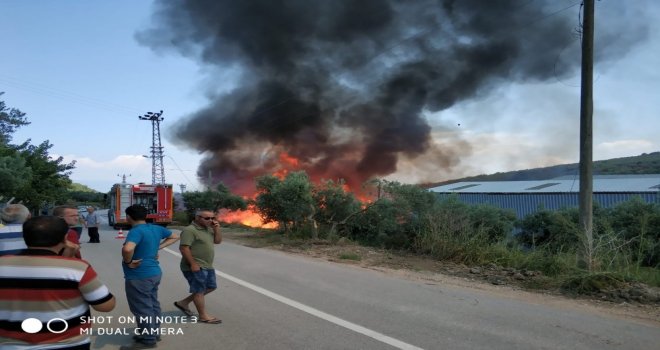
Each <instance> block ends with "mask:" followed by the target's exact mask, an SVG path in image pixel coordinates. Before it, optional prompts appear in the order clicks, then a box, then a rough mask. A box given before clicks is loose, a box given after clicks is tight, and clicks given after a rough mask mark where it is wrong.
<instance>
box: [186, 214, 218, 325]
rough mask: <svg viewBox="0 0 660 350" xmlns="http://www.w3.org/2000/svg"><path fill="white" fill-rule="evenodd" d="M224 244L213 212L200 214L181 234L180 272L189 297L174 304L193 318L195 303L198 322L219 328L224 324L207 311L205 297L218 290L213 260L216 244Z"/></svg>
mask: <svg viewBox="0 0 660 350" xmlns="http://www.w3.org/2000/svg"><path fill="white" fill-rule="evenodd" d="M221 242H222V235H221V234H220V223H218V221H217V220H216V217H215V213H214V212H212V211H211V210H205V209H203V210H198V211H197V212H196V213H195V219H194V220H193V222H192V223H191V224H190V225H189V226H187V227H186V228H184V229H183V231H182V232H181V240H180V245H179V251H181V256H182V258H181V271H182V272H183V276H184V277H185V278H186V280H187V281H188V285H189V286H190V290H189V291H190V293H191V294H190V295H189V296H187V297H185V298H183V299H182V300H179V301H176V302H174V306H176V307H177V308H178V309H179V310H181V311H183V312H184V313H185V314H186V315H188V316H192V311H190V308H189V305H190V303H191V302H192V303H193V304H195V308H197V312H198V313H199V319H198V321H199V322H203V323H211V324H217V323H221V322H222V321H221V320H220V319H218V318H216V317H214V316H211V315H210V314H209V313H208V312H207V311H206V308H205V305H204V296H205V295H206V294H208V293H211V292H212V291H214V290H215V289H216V288H217V284H216V280H215V270H214V268H213V259H214V257H215V250H214V249H215V248H214V245H215V244H220V243H221Z"/></svg>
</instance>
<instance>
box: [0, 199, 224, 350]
mask: <svg viewBox="0 0 660 350" xmlns="http://www.w3.org/2000/svg"><path fill="white" fill-rule="evenodd" d="M5 209H7V208H5ZM14 209H15V208H12V210H14ZM19 209H21V208H19ZM26 209H27V208H26ZM9 211H10V210H7V212H9ZM17 211H18V212H20V213H22V214H25V213H24V212H23V211H21V210H17ZM12 212H13V211H12ZM125 212H126V215H127V219H128V223H129V224H131V226H132V228H131V230H130V231H129V232H128V235H127V237H126V240H125V242H124V244H123V246H122V249H121V256H122V268H123V272H124V278H125V292H126V299H127V301H128V305H129V309H130V310H131V313H133V314H134V315H135V316H136V321H137V322H138V323H137V330H136V332H135V334H136V335H135V336H134V337H133V341H134V342H133V343H132V344H131V345H128V346H122V347H120V349H121V350H135V349H150V348H155V347H157V342H158V341H160V340H161V339H160V336H159V335H158V330H159V328H160V324H159V319H160V316H161V307H160V302H159V300H158V288H159V285H160V282H161V279H162V270H161V268H160V264H159V262H158V258H159V255H158V251H159V250H160V249H163V248H165V247H167V246H169V245H171V244H174V243H175V242H176V241H178V240H180V244H179V250H180V252H181V255H182V259H181V264H180V266H181V270H182V272H183V275H184V277H185V279H186V281H187V282H188V285H189V293H190V294H189V295H187V296H186V297H184V298H183V299H181V300H178V301H175V302H174V306H175V307H176V308H178V309H179V310H181V311H182V312H183V313H185V314H186V315H187V316H194V315H195V314H194V313H193V311H192V310H191V309H190V304H191V303H192V304H193V305H195V308H196V309H197V313H198V317H197V321H198V322H202V323H209V324H218V323H221V322H222V321H221V320H220V319H218V318H216V317H214V316H212V315H211V314H209V313H208V311H207V310H206V307H205V295H207V294H208V293H210V292H212V291H213V290H215V289H216V288H217V283H216V278H215V270H214V268H213V260H214V252H215V251H214V245H215V244H220V243H221V242H222V235H221V233H220V225H219V223H218V221H217V220H216V217H215V213H214V212H213V211H210V210H198V211H197V212H196V213H195V218H194V220H193V221H192V223H191V224H190V225H189V226H187V227H185V228H184V229H183V231H182V232H181V234H180V237H179V236H177V235H176V234H175V233H173V232H172V231H171V230H168V229H166V228H164V227H161V226H158V225H153V224H149V223H147V222H146V216H147V210H146V208H144V207H142V206H140V205H132V206H130V207H128V208H126V210H125ZM88 213H89V214H88V215H87V217H86V218H85V219H86V220H85V226H86V227H87V229H88V230H89V233H90V242H91V243H98V242H100V239H99V236H98V227H99V226H100V218H99V217H98V214H96V215H94V214H95V211H94V209H93V208H91V210H89V209H88ZM53 214H54V215H53V216H38V217H34V218H30V216H29V211H27V215H23V222H22V223H20V224H5V226H3V227H0V348H3V349H4V348H5V346H7V348H12V349H89V348H90V339H89V337H88V336H86V335H85V333H84V332H83V331H81V329H84V328H89V327H90V325H89V324H84V323H83V322H81V321H80V320H81V319H83V318H81V317H84V316H89V315H90V307H91V308H93V309H94V310H96V311H100V312H109V311H111V310H112V309H113V308H114V306H115V298H114V296H113V295H112V293H110V291H109V289H108V288H107V287H106V286H105V285H104V284H103V283H102V282H101V281H100V280H99V279H98V278H97V274H96V272H95V271H94V269H93V268H92V266H91V265H90V264H89V263H87V262H86V261H85V260H82V257H81V254H80V243H79V240H80V235H79V234H78V232H77V230H76V229H75V227H76V225H77V223H78V222H79V221H78V220H79V215H78V210H77V208H76V207H70V206H61V207H56V208H55V209H54V210H53ZM90 216H92V218H91V219H89V218H90ZM5 218H9V214H7V215H5V210H3V211H2V219H3V221H5V222H7V220H5ZM9 225H13V226H11V227H10V226H9ZM7 227H10V229H12V230H14V231H18V232H19V234H20V239H21V240H22V241H23V242H22V243H23V245H18V244H14V243H12V244H13V245H12V244H9V245H8V244H6V243H9V242H11V239H12V238H9V237H10V236H16V235H6V234H5V231H7V230H5V231H2V230H3V229H5V228H7ZM17 227H21V230H18V228H17ZM5 238H7V240H6V242H5ZM15 238H16V237H13V239H14V242H15V241H16V240H15ZM8 247H9V248H12V249H6V250H5V248H8ZM14 248H15V249H14ZM28 270H29V271H28ZM45 275H47V277H45ZM67 276H68V277H67ZM71 276H76V277H75V278H74V279H73V280H71ZM67 278H68V279H67ZM37 284H38V285H39V286H37ZM7 302H9V303H7ZM35 303H36V304H35ZM2 305H5V306H4V307H3V306H2ZM54 315H56V317H55V318H56V319H58V320H61V321H62V322H66V323H68V325H69V326H68V329H67V330H66V331H65V332H62V333H53V332H51V331H50V330H46V329H42V327H39V329H38V330H36V332H34V333H30V332H27V331H25V322H27V321H26V320H28V319H30V320H36V322H37V323H39V325H42V324H44V325H45V324H46V322H48V327H50V328H51V329H52V328H53V327H55V328H57V326H61V325H58V322H49V320H51V321H52V320H53V319H54V318H53V316H54ZM51 323H52V324H51ZM48 327H46V328H48Z"/></svg>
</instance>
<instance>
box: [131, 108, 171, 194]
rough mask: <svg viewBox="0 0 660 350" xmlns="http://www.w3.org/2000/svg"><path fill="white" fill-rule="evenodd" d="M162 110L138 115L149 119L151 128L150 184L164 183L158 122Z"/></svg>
mask: <svg viewBox="0 0 660 350" xmlns="http://www.w3.org/2000/svg"><path fill="white" fill-rule="evenodd" d="M161 115H163V111H160V112H158V113H153V112H147V114H145V115H141V116H138V118H140V120H150V121H151V129H152V141H151V157H149V158H151V184H152V185H157V184H163V185H164V184H165V168H164V167H163V146H161V143H160V122H161V121H162V120H163V119H164V118H163V117H161Z"/></svg>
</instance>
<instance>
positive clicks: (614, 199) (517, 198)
mask: <svg viewBox="0 0 660 350" xmlns="http://www.w3.org/2000/svg"><path fill="white" fill-rule="evenodd" d="M429 191H431V192H435V193H437V194H438V196H439V197H440V198H446V197H448V196H456V197H457V198H458V199H459V200H461V201H462V202H464V203H467V204H491V205H494V206H497V207H500V208H503V209H512V210H514V211H515V212H516V216H517V217H518V218H522V217H524V216H526V215H528V214H531V213H534V212H536V211H538V209H539V208H540V207H541V206H542V207H544V208H545V209H550V210H557V209H561V208H567V207H577V206H578V194H579V192H580V181H579V180H578V179H577V176H576V177H567V176H565V177H559V178H556V179H550V180H535V181H476V182H457V183H453V184H449V185H443V186H438V187H433V188H430V189H429ZM634 196H639V197H641V198H642V200H644V201H645V202H647V203H660V174H650V175H596V176H594V180H593V198H594V203H598V204H600V205H601V206H602V207H606V208H608V207H612V206H615V205H616V204H619V203H621V202H625V201H627V200H629V199H630V198H632V197H634Z"/></svg>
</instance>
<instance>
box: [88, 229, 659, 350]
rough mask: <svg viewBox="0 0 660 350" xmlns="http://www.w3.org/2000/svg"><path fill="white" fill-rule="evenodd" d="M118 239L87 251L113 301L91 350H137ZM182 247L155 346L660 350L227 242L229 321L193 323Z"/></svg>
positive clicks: (457, 294) (622, 323) (473, 293)
mask: <svg viewBox="0 0 660 350" xmlns="http://www.w3.org/2000/svg"><path fill="white" fill-rule="evenodd" d="M116 234H117V231H115V230H112V229H111V228H109V227H107V226H105V228H104V229H102V230H101V243H100V244H86V243H83V245H82V254H83V258H85V259H87V260H88V261H90V262H91V264H92V265H93V266H94V268H95V269H96V270H97V272H98V273H99V275H100V278H101V279H102V280H103V281H104V282H105V283H106V284H107V285H108V286H109V287H110V289H111V290H112V292H113V293H114V294H115V295H116V297H117V308H116V309H115V310H114V311H113V312H111V313H108V314H101V313H93V315H94V316H105V317H103V318H102V319H99V320H98V321H102V322H105V323H104V324H100V323H98V324H96V325H95V328H94V335H93V345H92V348H93V349H117V348H118V346H119V345H123V344H129V343H131V335H132V332H133V324H132V323H127V322H126V321H127V320H126V318H128V317H130V316H132V315H131V313H130V311H129V310H128V306H127V303H126V297H125V295H124V288H123V275H122V270H121V260H120V259H121V256H120V247H121V243H122V242H123V240H121V239H115V236H116ZM83 235H84V236H85V235H86V232H83ZM82 241H84V242H85V241H86V240H85V239H83V240H82ZM177 247H178V245H176V244H175V245H173V246H171V249H170V248H168V249H166V250H165V251H163V252H162V254H161V255H160V262H161V266H162V268H163V271H164V275H163V280H162V283H161V286H160V295H159V299H160V301H161V305H162V309H163V315H164V316H166V317H169V319H166V320H165V321H166V322H165V323H164V324H163V325H162V327H163V328H164V331H165V332H169V333H171V334H169V335H164V336H163V341H162V342H160V343H159V347H158V348H160V349H177V350H180V349H195V350H198V349H220V348H221V349H275V350H276V349H396V348H400V349H419V348H421V349H657V344H660V328H659V327H655V326H653V325H649V324H645V323H641V322H634V321H630V320H624V319H620V318H614V317H608V316H604V315H600V314H592V313H589V312H587V311H582V310H576V309H569V308H565V307H563V308H562V307H557V306H548V305H538V304H534V303H530V302H526V301H521V300H516V299H514V298H507V297H503V296H497V295H492V294H489V293H488V292H486V291H479V290H473V289H469V288H462V287H456V286H444V285H433V284H427V283H424V282H423V281H421V282H417V281H411V280H407V279H402V278H397V277H395V276H389V275H386V274H384V273H381V272H378V271H373V270H367V269H362V268H358V267H353V266H349V265H343V264H335V263H329V262H323V261H319V260H314V259H311V258H306V257H301V256H294V255H287V254H285V253H282V252H278V251H272V250H268V249H254V248H247V247H244V246H240V245H236V244H232V243H229V242H224V243H223V244H221V245H219V246H216V262H215V267H216V269H218V273H219V276H218V282H219V289H218V290H217V291H215V292H214V293H211V294H209V295H208V296H207V298H206V305H207V308H208V310H209V311H210V312H211V313H212V314H213V315H215V316H217V317H218V318H221V319H222V320H223V323H222V324H219V325H211V324H202V323H193V321H194V320H191V319H186V318H183V317H182V316H184V315H183V314H182V313H181V312H180V311H178V310H177V309H176V308H175V307H174V306H173V305H172V303H173V301H175V300H178V299H181V298H182V297H183V296H185V295H186V293H187V284H186V282H185V280H184V278H183V276H182V275H181V273H180V271H179V259H180V257H179V256H178V248H177ZM107 316H112V318H109V317H107ZM98 333H104V334H102V335H98ZM108 333H110V334H108ZM116 333H122V334H116ZM123 333H126V334H128V335H125V334H123ZM653 344H655V345H653Z"/></svg>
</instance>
